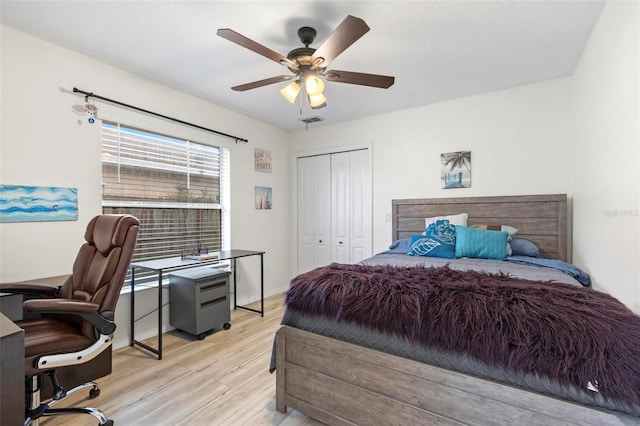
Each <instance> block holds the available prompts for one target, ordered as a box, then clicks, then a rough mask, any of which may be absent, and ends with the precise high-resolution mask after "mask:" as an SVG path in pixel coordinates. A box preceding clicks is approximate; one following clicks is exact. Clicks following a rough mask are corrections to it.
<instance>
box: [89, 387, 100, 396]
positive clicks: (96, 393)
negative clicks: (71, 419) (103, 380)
mask: <svg viewBox="0 0 640 426" xmlns="http://www.w3.org/2000/svg"><path fill="white" fill-rule="evenodd" d="M99 396H100V389H99V388H94V389H91V390H90V391H89V399H93V398H97V397H99Z"/></svg>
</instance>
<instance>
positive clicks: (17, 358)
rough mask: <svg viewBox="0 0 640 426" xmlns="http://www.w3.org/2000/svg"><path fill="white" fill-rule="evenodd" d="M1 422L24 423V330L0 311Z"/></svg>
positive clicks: (2, 423) (7, 423)
mask: <svg viewBox="0 0 640 426" xmlns="http://www.w3.org/2000/svg"><path fill="white" fill-rule="evenodd" d="M0 378H2V379H1V381H2V384H1V385H0V424H1V425H3V426H4V425H6V426H14V425H23V424H24V330H23V329H21V328H20V327H18V326H17V325H16V324H15V323H14V322H13V321H11V320H10V319H9V318H7V317H6V316H4V315H3V314H2V313H0Z"/></svg>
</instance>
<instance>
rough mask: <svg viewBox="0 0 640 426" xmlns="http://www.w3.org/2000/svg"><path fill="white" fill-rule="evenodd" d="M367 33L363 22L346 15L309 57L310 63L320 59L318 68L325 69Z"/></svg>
mask: <svg viewBox="0 0 640 426" xmlns="http://www.w3.org/2000/svg"><path fill="white" fill-rule="evenodd" d="M368 31H369V26H368V25H367V23H366V22H364V20H362V19H360V18H356V17H355V16H351V15H348V16H347V17H346V18H345V19H344V21H342V22H341V23H340V25H338V27H337V28H336V29H335V30H334V31H333V32H332V33H331V34H330V35H329V37H328V38H327V39H326V40H325V41H324V42H323V43H322V44H321V45H320V47H318V49H316V51H315V52H314V54H313V55H312V56H311V61H312V63H314V64H315V63H316V61H317V60H318V59H319V58H321V59H322V62H320V63H319V64H318V66H319V67H326V66H327V65H328V64H329V62H331V61H332V60H334V59H335V58H336V57H337V56H338V55H339V54H341V53H342V52H344V51H345V50H346V49H347V48H348V47H349V46H351V45H352V44H353V43H355V42H356V41H357V40H358V39H359V38H360V37H362V36H363V35H365V34H366V33H367V32H368Z"/></svg>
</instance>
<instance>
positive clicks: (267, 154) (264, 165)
mask: <svg viewBox="0 0 640 426" xmlns="http://www.w3.org/2000/svg"><path fill="white" fill-rule="evenodd" d="M254 159H255V164H256V172H262V173H271V151H268V150H266V149H260V148H256V149H255V152H254Z"/></svg>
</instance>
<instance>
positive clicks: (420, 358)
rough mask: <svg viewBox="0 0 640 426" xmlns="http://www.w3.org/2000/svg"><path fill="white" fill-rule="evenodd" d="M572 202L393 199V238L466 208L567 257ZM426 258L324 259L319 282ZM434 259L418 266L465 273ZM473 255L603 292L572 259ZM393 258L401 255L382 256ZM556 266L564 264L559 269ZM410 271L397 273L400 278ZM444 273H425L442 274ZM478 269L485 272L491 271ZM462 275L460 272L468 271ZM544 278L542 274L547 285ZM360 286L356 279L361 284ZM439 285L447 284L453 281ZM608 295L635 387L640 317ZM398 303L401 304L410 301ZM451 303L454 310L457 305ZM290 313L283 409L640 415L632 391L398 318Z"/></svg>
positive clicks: (506, 417)
mask: <svg viewBox="0 0 640 426" xmlns="http://www.w3.org/2000/svg"><path fill="white" fill-rule="evenodd" d="M567 211H568V206H567V197H566V195H563V194H552V195H533V196H501V197H468V198H438V199H410V200H393V202H392V218H393V224H392V241H395V240H399V239H403V238H409V237H411V236H412V235H416V234H420V233H422V232H424V230H425V218H427V217H434V216H445V215H455V214H460V213H465V214H468V225H469V226H473V225H489V226H496V225H504V224H508V225H510V226H512V227H514V228H517V229H518V233H517V237H518V238H521V239H526V240H528V241H531V242H533V243H535V245H536V246H538V247H539V248H540V250H541V251H542V253H543V254H544V256H545V257H548V258H552V259H557V260H560V261H561V262H563V263H564V262H570V261H571V252H570V247H571V243H570V234H569V231H568V228H569V227H568V223H567V220H568V215H567ZM402 256H404V258H403V257H402ZM398 259H400V260H398ZM420 260H421V259H418V258H416V257H410V256H406V255H400V257H399V258H398V255H395V254H378V255H376V256H374V257H373V258H371V259H367V260H365V261H363V262H362V263H361V265H332V266H328V267H326V268H319V270H318V271H313V273H314V274H322V275H320V276H313V277H312V278H313V280H316V281H315V282H320V281H321V280H325V279H326V278H327V277H328V276H331V277H333V276H343V275H345V274H347V275H349V276H350V277H351V278H350V279H352V280H353V277H354V276H355V277H361V276H362V277H365V278H367V279H369V278H370V277H371V276H373V275H372V274H374V272H375V273H378V271H379V270H381V269H385V271H386V268H390V270H392V271H394V273H396V272H397V273H400V272H402V273H403V274H406V273H407V270H411V271H413V270H414V269H415V267H414V264H415V263H416V262H420ZM429 260H430V263H429V264H428V266H431V265H432V266H436V267H437V268H428V267H425V268H422V269H425V270H428V271H431V272H430V273H436V274H443V273H446V276H454V277H457V275H455V274H458V273H460V274H462V273H464V274H467V272H461V271H462V270H463V269H465V268H466V266H465V267H464V268H463V267H460V268H458V267H457V266H455V265H457V263H456V261H457V259H455V260H452V259H429ZM471 262H472V263H474V262H475V263H477V264H476V265H474V266H472V269H473V268H475V269H477V270H483V271H486V272H488V273H489V274H491V275H492V277H495V276H498V277H499V276H505V275H504V274H502V275H501V274H500V272H499V271H501V270H502V269H506V270H508V275H506V276H507V278H508V279H505V284H504V285H508V286H515V287H514V288H516V289H520V290H518V291H521V292H526V291H528V290H527V288H526V287H523V284H522V283H521V282H515V280H525V281H523V282H525V284H526V282H528V281H527V280H531V279H532V278H536V276H535V275H534V276H531V275H530V274H531V273H532V272H531V271H534V272H533V273H534V274H536V272H535V271H539V274H538V276H539V277H542V279H543V280H544V281H549V280H551V281H554V282H559V283H561V284H555V286H556V287H558V288H559V290H557V291H561V292H567V294H569V297H573V296H572V295H573V294H574V293H576V292H578V294H579V295H580V296H582V295H583V294H584V295H585V297H595V296H598V297H600V296H599V295H597V294H596V293H597V292H595V291H592V290H589V289H587V290H585V289H582V288H580V287H581V285H580V283H578V282H577V281H575V280H574V278H573V277H571V276H569V275H567V273H566V271H563V272H560V271H555V270H553V271H552V270H551V268H547V267H540V266H527V265H522V264H520V263H510V262H503V261H496V260H484V259H471ZM389 263H391V264H393V265H395V266H394V267H389V266H381V265H385V264H389ZM496 265H498V266H496ZM412 267H413V269H410V268H412ZM373 270H375V271H373ZM372 271H373V272H372ZM443 271H445V272H443ZM556 272H557V274H559V275H554V274H556ZM412 273H413V272H412ZM421 273H422V272H421ZM470 274H471V272H470ZM303 275H305V274H303ZM402 276H406V275H402ZM402 276H401V277H400V278H398V280H401V279H403V278H402ZM440 276H441V275H438V276H437V277H436V278H432V277H427V278H425V279H426V280H432V281H433V282H434V286H438V285H440V284H438V282H439V280H440V278H438V277H440ZM442 276H444V275H442ZM478 276H479V277H481V278H482V279H484V275H482V274H478ZM460 277H462V276H460ZM303 278H305V277H302V275H301V276H300V277H296V279H294V281H292V288H291V289H290V290H289V292H288V293H291V291H292V289H293V288H294V285H295V284H296V280H302V279H303ZM365 278H363V279H365ZM479 279H480V278H479ZM459 280H460V281H459V282H460V283H463V281H464V280H467V278H466V276H465V277H462V278H459ZM512 281H513V282H512ZM322 282H324V281H322ZM464 282H466V281H464ZM367 283H368V284H370V282H367ZM456 283H458V281H456ZM331 285H332V284H331ZM456 285H457V284H456ZM474 285H475V284H474ZM492 285H493V284H492ZM499 285H502V284H499ZM536 285H538V284H536ZM548 285H549V284H548V283H541V284H539V286H541V288H542V290H544V288H546V287H544V286H548ZM518 286H519V287H518ZM574 286H575V288H576V289H574V288H573V287H574ZM354 288H360V287H356V285H355V284H354ZM434 288H435V287H434ZM438 288H440V289H441V290H442V289H444V290H445V291H446V289H448V288H449V287H448V286H445V285H440V287H438ZM451 288H455V286H451ZM303 289H304V287H303ZM313 290H314V289H313V288H310V289H309V288H307V290H305V291H313ZM359 291H360V290H359ZM416 291H417V290H416ZM553 291H554V292H555V291H556V290H555V288H554V290H553ZM293 293H295V292H293ZM550 294H553V293H550ZM327 295H329V297H326V298H325V299H326V300H321V301H320V302H318V303H317V304H316V306H321V307H322V308H323V309H325V308H326V306H325V305H330V303H331V300H330V299H332V297H331V293H327ZM289 296H290V294H288V297H289ZM605 296H606V295H605ZM554 297H555V294H554ZM369 298H370V297H369ZM605 299H606V300H604V302H602V300H600V299H598V300H595V301H594V302H593V303H595V304H596V305H599V304H603V305H602V306H605V305H606V304H607V303H611V304H612V305H611V307H609V306H606V308H603V309H604V311H603V312H604V314H606V313H607V309H611V311H618V310H620V311H621V320H620V321H626V322H627V323H625V327H624V332H627V331H628V333H629V334H628V336H626V335H625V336H626V337H628V338H625V339H621V338H618V339H617V340H628V341H629V342H625V344H626V343H628V344H629V347H626V346H625V348H624V350H627V351H630V352H626V353H625V352H622V353H623V354H626V355H623V361H622V362H619V364H624V367H625V368H627V370H626V371H627V373H628V372H631V373H632V374H627V373H624V374H622V375H621V376H620V377H621V378H620V381H621V382H623V381H625V380H627V379H628V377H631V379H630V380H632V382H631V384H630V386H631V388H633V389H632V391H633V392H635V393H636V394H637V393H638V392H637V389H638V388H640V382H633V380H636V379H635V378H636V377H640V361H639V360H638V359H639V358H640V353H639V352H638V349H639V348H640V346H638V345H640V318H638V317H637V316H634V315H633V314H632V313H630V311H629V312H626V311H628V310H626V308H624V307H622V308H619V307H618V305H621V304H620V303H619V302H618V301H616V300H615V299H613V298H611V297H608V299H607V298H606V297H605ZM554 300H555V299H554ZM341 303H343V304H344V301H341ZM358 303H359V302H358ZM403 303H404V302H403ZM483 303H485V302H483ZM557 303H561V302H557ZM562 303H566V301H565V302H562ZM292 306H293V305H292ZM398 306H401V305H398ZM576 306H577V307H576V309H578V310H579V309H580V306H581V305H580V303H578V302H576ZM341 309H342V308H341ZM376 309H380V306H378V307H377V308H376ZM382 309H384V308H382ZM400 309H404V305H402V306H401V308H400ZM554 309H557V308H554ZM370 310H371V309H370ZM446 311H447V312H449V308H447V310H446ZM365 312H366V310H365ZM629 313H630V314H629ZM369 316H370V317H374V318H375V317H376V315H369ZM594 318H596V317H594ZM404 320H406V318H405V319H404ZM404 320H403V321H404ZM282 322H283V325H282V326H281V328H280V329H279V330H278V331H277V333H276V340H275V347H274V356H273V362H272V369H273V368H274V367H275V373H276V408H277V410H278V411H280V412H286V410H287V407H290V408H293V409H296V410H299V411H301V412H302V413H304V414H306V415H308V416H309V417H312V418H314V419H317V420H319V421H321V422H323V423H327V424H385V425H386V424H398V425H407V424H434V425H437V424H457V425H459V424H468V425H471V424H474V425H475V424H483V425H484V424H531V425H535V424H540V425H563V424H581V425H584V424H599V425H636V424H640V404H637V397H634V398H635V399H634V398H631V402H628V401H623V403H620V402H619V401H618V400H614V401H612V400H611V399H609V398H606V397H603V396H602V395H600V392H599V389H598V387H599V383H598V382H597V380H591V381H589V382H588V386H581V387H578V386H574V385H571V384H567V383H566V382H563V381H557V380H555V378H552V379H549V378H547V377H546V376H545V375H542V374H538V373H531V372H518V374H515V375H514V374H513V371H505V370H506V369H504V368H502V367H500V366H495V365H491V364H488V363H487V362H486V360H484V359H483V360H481V361H479V360H478V358H476V357H474V356H469V354H466V353H460V352H452V351H450V350H442V348H439V347H435V348H433V347H425V345H424V344H422V343H421V342H419V341H416V340H415V339H411V338H407V337H406V336H403V335H400V334H398V333H396V332H395V331H394V330H397V328H396V329H390V328H389V327H387V326H386V325H385V323H382V324H377V328H376V327H364V326H362V325H361V324H356V323H352V322H349V321H344V322H340V323H338V322H337V321H335V319H333V318H331V317H330V316H326V315H320V314H319V313H318V311H317V310H316V311H314V310H312V309H310V310H309V311H301V310H300V309H297V310H293V309H290V308H289V307H287V309H286V311H285V316H284V318H283V321H282ZM405 322H406V321H405ZM390 330H391V331H390ZM479 330H480V331H478V333H482V329H479ZM423 334H424V333H423ZM443 334H446V333H443ZM611 335H612V336H613V333H612V334H611ZM612 338H613V337H612ZM496 343H497V344H499V343H500V342H496ZM576 344H577V345H579V344H580V341H579V340H578V341H577V343H576ZM634 345H635V346H634ZM616 348H617V346H616ZM616 350H617V349H616ZM485 352H491V351H489V350H487V351H485ZM479 354H480V355H483V352H480V353H479ZM480 357H481V358H482V356H480ZM585 357H586V355H585ZM614 373H617V371H616V372H614ZM600 386H602V384H600ZM622 386H623V384H622V383H621V384H620V388H619V389H614V391H615V392H619V393H622V394H623V395H622V397H624V392H623V390H624V388H623V387H622ZM634 386H635V387H634ZM627 389H628V388H627ZM600 390H605V388H604V387H602V389H600ZM607 390H609V388H607ZM602 393H605V392H602Z"/></svg>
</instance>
